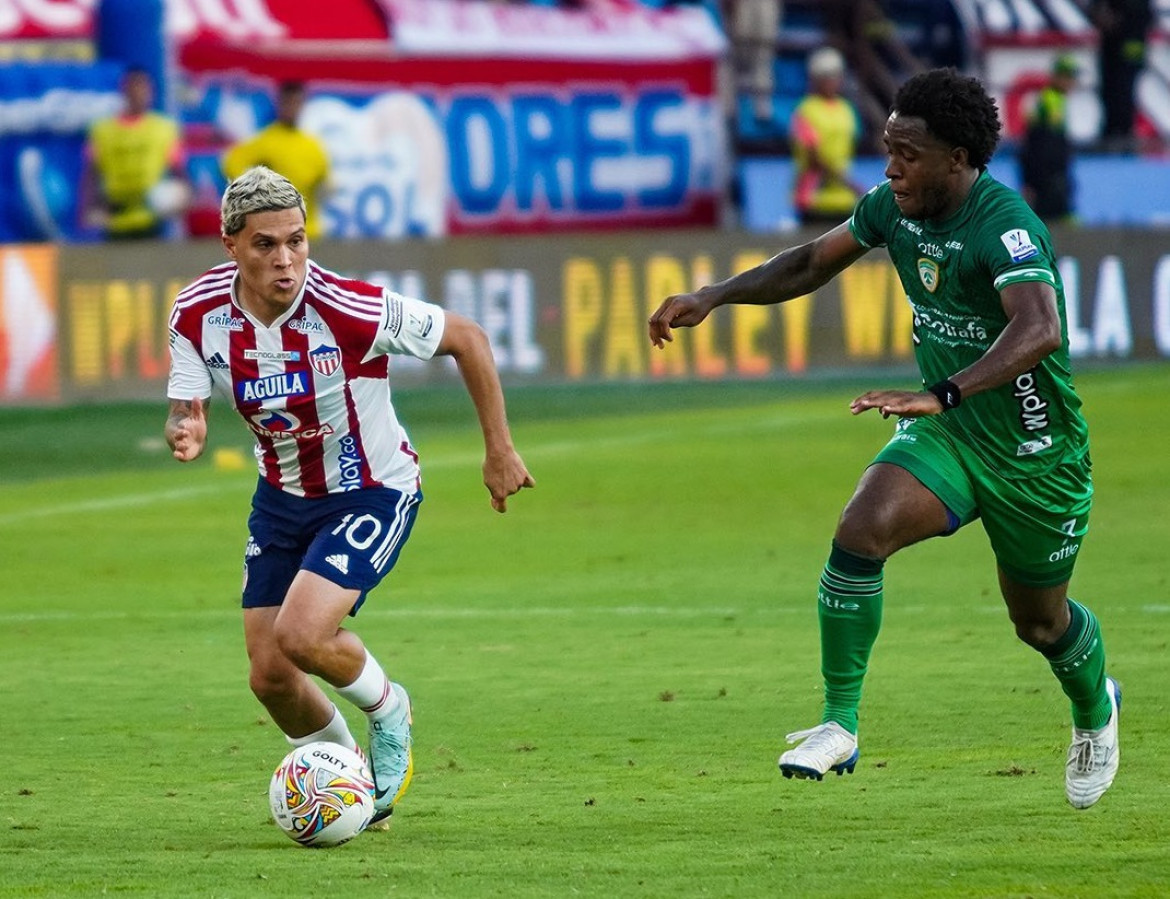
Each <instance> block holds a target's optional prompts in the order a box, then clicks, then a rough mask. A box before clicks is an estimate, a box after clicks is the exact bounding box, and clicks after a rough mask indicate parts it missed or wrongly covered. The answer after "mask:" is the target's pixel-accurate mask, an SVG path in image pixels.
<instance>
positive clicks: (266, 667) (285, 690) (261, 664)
mask: <svg viewBox="0 0 1170 899" xmlns="http://www.w3.org/2000/svg"><path fill="white" fill-rule="evenodd" d="M297 673H298V672H296V671H295V669H292V668H291V666H290V665H289V663H288V662H287V661H284V660H278V659H276V658H275V657H273V656H267V657H259V658H257V657H253V659H252V665H251V668H250V670H249V672H248V686H249V687H250V688H251V690H252V695H254V696H255V697H256V698H257V699H259V700H260V702H261V703H263V704H264V705H268V704H269V703H270V702H272V701H275V700H279V699H281V698H282V697H285V696H288V695H289V694H291V693H292V692H293V691H294V689H295V678H296V674H297Z"/></svg>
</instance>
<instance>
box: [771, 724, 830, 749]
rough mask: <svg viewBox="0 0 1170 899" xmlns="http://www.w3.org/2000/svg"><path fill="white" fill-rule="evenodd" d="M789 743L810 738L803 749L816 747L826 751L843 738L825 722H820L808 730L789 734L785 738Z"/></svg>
mask: <svg viewBox="0 0 1170 899" xmlns="http://www.w3.org/2000/svg"><path fill="white" fill-rule="evenodd" d="M784 739H785V740H787V741H788V742H789V743H796V742H798V741H800V740H808V742H807V743H805V744H804V746H802V747H801V748H802V749H815V750H819V751H824V750H827V749H831V748H832V747H833V743H834V741H836V740H840V739H841V735H840V734H839V733H837V732H836V731H834V730H832V729H831V728H830V727H828V726H827V725H825V724H818V725H817V726H816V727H810V728H808V729H807V730H798V731H796V732H794V733H791V734H789V735H788V736H786V737H785V738H784Z"/></svg>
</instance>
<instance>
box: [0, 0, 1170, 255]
mask: <svg viewBox="0 0 1170 899" xmlns="http://www.w3.org/2000/svg"><path fill="white" fill-rule="evenodd" d="M1086 2H1087V0H880V2H879V0H785V2H784V3H783V18H782V21H781V24H780V26H779V28H778V29H777V32H776V34H775V35H773V38H774V40H773V45H774V46H773V49H774V61H773V65H772V84H773V87H772V88H770V90H771V92H772V96H771V99H772V105H773V108H774V113H773V115H772V116H771V118H770V119H768V118H766V117H765V118H761V117H760V116H758V115H757V114H756V111H755V109H754V108H753V100H754V99H756V98H755V97H754V95H753V91H754V90H755V89H756V88H755V86H754V85H753V84H751V83H749V82H748V81H747V80H746V79H745V78H743V77H742V73H740V76H739V77H738V78H737V77H734V76H735V69H734V68H733V67H732V68H731V69H730V72H728V73H727V74H731V75H732V76H733V77H731V78H728V79H726V82H725V83H729V84H730V90H727V91H726V92H725V93H723V94H720V92H719V91H720V87H719V78H717V77H716V74H715V69H716V67H717V66H718V65H720V64H721V63H730V62H731V60H732V59H733V58H734V51H735V47H734V46H731V45H730V43H729V41H728V40H727V36H728V35H729V34H730V31H731V29H730V24H729V23H730V21H731V19H730V15H731V13H732V12H733V11H734V4H735V3H736V0H692V2H684V0H576V2H568V0H529V2H527V3H523V2H521V3H498V2H493V3H489V2H488V0H478V2H477V0H468V2H467V3H465V4H464V5H463V6H462V7H461V8H463V9H464V10H468V9H472V10H474V9H476V8H477V7H478V8H479V9H480V10H481V11H482V10H485V9H487V8H489V7H492V8H494V12H493V13H492V15H493V16H496V19H495V20H494V25H492V26H491V27H492V28H494V31H491V32H490V33H487V34H481V33H478V32H476V31H475V28H476V27H479V26H478V25H475V24H474V23H475V22H476V21H478V22H481V23H487V22H489V20H488V19H487V18H482V17H481V18H480V19H478V20H477V19H476V18H475V16H471V15H468V16H463V17H462V21H463V22H464V23H467V22H471V23H473V24H472V25H470V26H466V25H464V26H460V27H465V28H466V30H464V31H463V32H460V33H457V34H455V33H449V34H448V35H447V43H446V44H445V45H430V44H428V43H427V42H428V41H431V40H433V39H435V37H436V31H435V30H434V28H432V30H431V31H427V28H428V27H432V26H433V23H435V22H438V21H440V20H442V18H443V16H442V12H441V11H442V10H443V9H450V8H452V0H335V2H333V3H332V5H331V7H330V9H331V15H330V16H329V17H327V18H323V17H321V16H320V15H319V8H320V7H319V4H318V3H317V2H316V0H279V2H278V0H250V2H248V3H242V2H239V0H199V2H195V0H166V3H167V29H168V33H169V37H170V39H171V40H172V41H173V42H174V45H175V53H174V58H175V59H176V60H177V61H178V67H177V69H176V77H175V78H174V79H173V83H172V84H171V85H170V86H169V91H167V93H166V95H167V96H169V97H170V98H171V99H172V105H171V111H172V112H174V113H175V114H177V115H179V116H181V118H182V120H183V122H184V125H185V129H186V135H187V137H188V141H189V145H188V146H189V151H190V174H191V178H192V182H193V184H194V185H195V187H196V188H197V191H198V197H199V202H200V204H201V205H200V207H199V211H198V212H197V213H196V214H195V215H193V216H191V217H190V221H189V227H190V228H191V230H192V233H214V231H215V227H216V221H215V217H216V214H217V213H216V210H215V201H216V196H217V193H218V190H219V189H220V188H221V187H222V179H221V176H220V175H219V173H218V171H217V158H218V153H219V152H221V151H222V148H223V146H225V145H226V143H227V142H228V141H229V140H232V139H237V138H239V137H240V136H242V134H243V133H246V132H247V131H249V130H250V129H251V130H254V129H255V128H257V127H259V126H261V125H263V124H264V121H265V118H266V117H267V116H269V115H270V114H271V112H270V108H271V103H270V99H269V96H270V93H271V90H272V87H273V85H274V84H275V82H276V81H277V80H278V79H281V78H286V77H301V78H303V79H305V80H306V81H308V82H309V85H310V91H311V92H313V93H315V94H316V96H317V98H318V99H319V101H320V102H319V103H318V104H317V107H316V109H315V110H314V114H315V115H316V116H317V119H316V120H317V122H318V124H319V126H320V127H321V128H323V129H329V130H331V132H332V133H333V135H334V138H335V140H336V141H337V143H338V145H339V146H341V147H342V148H343V149H345V150H351V149H352V148H355V147H361V146H362V142H363V141H365V140H366V138H365V137H363V136H362V135H363V134H365V132H364V131H362V130H361V129H366V130H367V131H369V132H370V133H376V134H380V135H383V136H385V135H386V134H387V133H388V132H387V128H389V127H390V125H391V124H393V126H394V127H401V124H402V123H403V122H406V121H407V120H408V119H409V120H411V121H414V122H415V123H416V125H417V127H415V126H412V127H414V133H413V134H412V135H410V139H411V141H413V143H412V144H411V146H412V147H413V148H414V149H412V150H411V151H410V152H409V153H407V152H406V151H404V150H402V149H401V141H400V140H399V138H400V137H401V134H400V133H399V134H397V135H392V137H393V138H394V140H393V141H392V140H391V139H390V137H386V138H385V139H386V143H385V145H384V146H382V147H381V148H380V149H381V150H387V151H392V152H393V153H397V154H398V155H397V156H395V157H394V159H393V160H390V161H387V160H388V159H389V157H388V156H387V155H386V153H381V155H379V153H378V152H374V151H373V150H371V152H369V153H367V154H366V155H364V156H362V155H360V154H355V153H352V152H350V153H349V154H348V155H347V156H346V157H345V159H343V160H342V162H343V165H342V166H341V171H342V172H343V173H344V175H345V178H346V179H348V182H349V187H348V188H347V189H348V190H349V191H350V194H349V195H348V197H349V198H348V199H347V200H346V201H345V202H346V203H348V204H349V205H348V206H345V207H344V208H342V206H340V205H338V206H335V208H334V214H333V217H332V222H333V230H331V232H330V233H331V234H333V235H334V236H341V237H350V236H353V237H362V236H365V237H371V236H382V237H391V238H393V237H400V236H409V235H419V234H423V235H428V234H429V235H432V236H437V235H441V234H446V233H452V234H454V233H493V232H494V233H501V232H509V233H531V232H535V231H540V230H547V229H550V228H557V229H570V228H573V227H582V228H588V227H593V226H598V227H604V228H621V227H662V226H673V225H680V224H691V225H703V224H708V225H710V224H715V223H717V222H719V221H727V220H730V217H722V218H721V217H720V215H719V214H718V207H719V206H720V204H721V203H725V202H726V198H727V197H728V196H737V197H741V198H742V200H739V201H738V202H740V203H741V204H742V205H741V208H739V209H738V210H737V213H738V220H739V221H741V222H743V223H744V224H747V225H749V226H751V227H760V228H774V227H782V226H784V224H785V223H786V222H787V221H788V220H789V217H788V214H787V212H786V211H785V208H784V204H785V203H786V202H787V193H788V188H789V185H788V182H787V181H786V180H784V177H785V166H786V160H787V154H788V145H787V127H788V119H789V116H790V115H791V112H792V110H793V108H794V107H795V105H796V103H797V101H798V100H799V98H800V97H801V96H802V94H803V93H804V92H805V90H806V88H807V81H806V77H805V61H806V58H807V56H808V54H809V53H810V52H811V51H812V50H814V49H816V48H818V47H820V46H822V45H824V44H826V43H834V44H837V45H838V48H839V49H841V50H842V51H843V52H844V53H845V55H846V57H847V60H848V61H849V63H850V69H851V78H850V80H849V82H848V84H847V91H846V92H847V95H849V96H850V97H851V99H853V100H854V101H855V103H856V104H857V106H858V108H859V111H860V112H861V115H862V119H863V122H864V125H865V134H864V136H863V143H862V146H861V152H862V153H863V155H864V154H869V155H871V156H876V155H877V154H878V152H879V145H878V139H879V137H880V132H881V127H882V124H883V123H884V120H885V115H886V111H887V110H888V105H889V99H890V97H891V85H896V84H897V83H898V82H900V81H901V80H902V79H903V78H904V77H905V76H906V75H908V74H909V73H910V72H911V71H913V70H914V69H915V68H916V67H928V66H934V65H954V66H957V67H959V68H961V69H963V70H965V71H969V72H972V73H975V74H978V75H980V76H981V77H983V78H984V79H985V80H986V81H987V83H988V85H989V87H990V88H991V90H992V92H993V94H994V95H995V96H996V98H997V100H998V101H999V103H1000V106H1001V110H1002V113H1003V117H1004V120H1005V126H1006V127H1005V141H1004V143H1003V147H1002V150H1001V153H1000V155H999V157H997V165H999V166H1000V171H1001V173H1002V175H1003V177H1004V180H1007V181H1009V183H1011V182H1013V181H1014V177H1013V175H1014V162H1013V159H1012V153H1013V151H1014V142H1015V140H1016V139H1017V137H1018V136H1019V134H1020V129H1021V125H1022V121H1023V113H1024V110H1025V109H1026V108H1027V104H1028V102H1029V101H1030V98H1031V96H1032V95H1033V94H1034V92H1035V91H1036V90H1037V89H1038V88H1039V87H1040V85H1041V84H1042V83H1043V79H1044V76H1045V73H1046V72H1047V70H1048V68H1049V65H1050V63H1051V60H1052V58H1053V57H1054V56H1055V55H1056V54H1057V53H1060V52H1071V53H1072V54H1074V55H1075V56H1076V57H1077V58H1078V59H1079V60H1080V61H1081V63H1082V68H1083V70H1084V71H1085V73H1086V77H1085V79H1084V82H1083V84H1082V85H1080V86H1079V88H1078V89H1077V90H1076V91H1075V92H1074V93H1073V95H1072V96H1071V97H1070V100H1069V108H1070V126H1071V128H1070V131H1071V136H1072V138H1073V140H1074V143H1075V144H1076V145H1077V147H1078V150H1079V154H1080V158H1079V159H1078V162H1077V177H1078V182H1079V184H1080V190H1079V212H1080V217H1081V220H1082V221H1083V222H1084V223H1085V224H1089V225H1092V224H1106V223H1108V224H1115V223H1118V222H1123V223H1126V224H1129V223H1133V224H1158V225H1162V224H1164V223H1165V222H1166V221H1167V220H1168V219H1170V210H1168V208H1167V207H1168V206H1170V199H1167V197H1168V196H1170V192H1167V191H1165V190H1164V189H1162V188H1161V185H1163V184H1164V183H1165V174H1164V173H1165V171H1166V167H1167V165H1168V164H1170V163H1168V161H1167V158H1166V147H1167V146H1168V144H1170V140H1168V138H1170V0H1153V6H1154V12H1155V26H1154V28H1153V29H1152V30H1151V33H1150V38H1149V41H1148V57H1147V66H1146V68H1145V70H1144V71H1143V73H1142V75H1141V77H1140V79H1139V81H1138V84H1137V97H1138V105H1139V114H1138V120H1137V124H1136V136H1137V138H1138V144H1137V146H1138V148H1139V149H1140V150H1141V152H1140V154H1139V155H1138V156H1136V157H1119V158H1115V157H1113V156H1105V155H1101V156H1099V155H1097V154H1096V153H1095V151H1096V150H1097V146H1096V141H1097V138H1098V136H1099V134H1100V129H1101V122H1102V115H1101V107H1100V101H1099V99H1098V96H1097V69H1096V33H1095V31H1094V29H1093V27H1092V25H1091V24H1090V22H1089V19H1088V18H1087V15H1086V13H1085V10H1084V7H1085V5H1086ZM0 5H3V6H4V8H5V9H6V10H10V12H9V13H7V14H6V15H5V16H0V242H14V241H34V240H66V241H70V240H81V239H86V238H87V237H89V238H91V237H92V235H86V234H84V233H83V232H81V231H80V230H79V229H78V226H77V223H76V216H75V205H74V198H73V196H72V190H73V185H74V184H75V182H76V176H75V173H76V169H77V164H76V154H77V153H78V152H79V150H80V146H81V138H82V136H83V134H84V129H85V127H86V125H87V124H88V120H89V119H92V118H94V117H96V116H97V115H99V114H104V113H107V112H108V111H109V109H110V104H111V103H112V102H114V101H116V92H115V87H114V84H115V82H114V76H115V74H116V71H115V69H116V66H115V65H114V64H113V63H111V62H110V61H109V60H103V59H100V58H96V57H95V52H94V32H95V28H94V16H95V15H96V14H97V11H98V10H99V9H101V7H102V5H103V2H102V0H58V2H56V3H54V4H52V10H51V11H52V15H51V16H49V15H47V14H44V11H45V10H47V9H48V8H49V7H48V6H47V5H44V4H32V3H17V4H8V5H4V4H0ZM404 11H405V12H404ZM546 15H551V16H557V15H560V16H567V17H569V18H563V19H560V20H558V23H559V24H558V25H557V28H558V29H560V30H559V31H558V30H556V29H550V28H547V27H545V25H547V24H548V23H549V22H551V21H552V20H538V19H537V18H535V17H536V16H546ZM508 16H513V17H518V18H512V19H508V18H507V17H508ZM572 16H579V17H580V18H577V19H573V18H572ZM447 21H448V22H450V21H454V20H453V19H448V20H447ZM501 22H506V23H507V26H510V25H511V24H512V23H520V24H521V25H523V27H522V28H510V27H507V26H504V25H501V24H500V23H501ZM567 22H568V23H572V22H575V23H577V25H579V26H581V27H582V28H584V27H585V25H584V23H586V22H592V23H593V25H594V26H596V28H597V30H595V31H594V32H593V33H592V34H583V33H582V34H574V33H571V30H566V26H565V23H567ZM614 22H623V23H624V22H629V23H633V24H634V25H636V26H637V27H636V28H632V29H631V30H628V31H622V26H616V27H615V26H614V24H613V23H614ZM420 23H422V24H421V25H420ZM428 23H429V24H428ZM680 23H682V24H680ZM489 24H490V23H489ZM574 27H576V26H574ZM607 27H608V28H609V31H608V32H606V31H605V29H606V28H607ZM420 28H421V30H420ZM637 28H642V29H644V30H643V31H638V30H637ZM440 30H441V29H440ZM536 35H542V36H543V37H549V36H550V35H552V36H554V37H555V40H550V41H549V42H548V43H547V44H546V45H545V47H544V51H543V54H544V55H540V54H539V53H534V52H530V49H527V48H529V47H530V46H531V45H527V44H524V40H525V38H526V36H527V38H528V39H533V38H534V36H536ZM875 35H878V36H879V37H880V38H881V39H880V40H878V39H876V38H875ZM439 37H440V39H442V37H443V36H442V35H441V34H440V35H439ZM408 38H409V39H413V40H414V41H415V43H414V44H410V41H409V40H408ZM484 46H488V47H490V49H488V50H484V49H483V47H484ZM518 47H519V48H520V49H519V50H517V49H516V48H518ZM638 54H641V55H640V56H639V55H638ZM521 85H523V86H524V88H523V89H521V87H520V86H521ZM582 85H583V87H582ZM501 98H502V99H501ZM391 106H393V109H392V110H391V109H390V107H391ZM428 118H429V119H431V120H433V121H432V122H431V124H430V125H429V126H425V120H427V119H428ZM424 126H425V127H424ZM594 128H595V130H591V129H594ZM347 129H348V130H347ZM355 129H356V130H355ZM420 129H421V130H420ZM493 129H494V130H493ZM423 131H426V135H425V136H420V135H421V134H422V132H423ZM343 132H344V133H343ZM424 137H425V141H429V142H430V143H428V144H425V145H426V146H428V147H429V146H431V145H432V144H433V145H434V146H433V147H431V149H430V150H427V151H425V152H424V151H420V150H419V148H420V147H422V146H424V143H420V141H424ZM375 149H379V148H375ZM423 161H430V162H432V163H433V164H434V165H437V166H440V167H446V168H448V169H449V172H441V173H440V174H439V176H437V177H440V178H446V179H447V180H448V181H449V182H450V184H451V188H450V189H451V190H453V191H455V192H456V194H457V196H456V197H455V201H454V202H450V201H449V199H447V200H445V199H444V198H443V197H442V196H438V195H436V196H431V197H429V199H427V198H426V197H424V199H425V200H426V202H427V203H429V204H430V206H429V207H428V208H427V209H416V210H414V213H408V212H404V211H403V204H404V203H405V202H407V201H414V202H416V203H417V202H418V200H419V197H420V196H424V194H426V191H425V190H424V191H422V192H421V193H420V192H419V191H418V190H417V189H416V188H417V187H418V186H419V185H420V184H423V182H421V181H417V180H416V181H414V182H411V181H410V179H411V178H416V176H417V177H419V178H421V177H422V176H421V175H419V174H418V173H419V172H421V171H422V170H423V169H424V168H425V166H422V162H423ZM391 162H393V163H394V164H393V165H391V164H390V163H391ZM872 162H873V160H872V159H863V160H861V162H860V163H859V164H860V166H861V172H862V173H863V180H864V179H865V178H868V177H869V174H868V173H869V172H870V171H871V170H872ZM375 163H376V164H382V165H384V167H386V171H385V172H384V173H383V174H384V175H385V177H384V178H383V182H384V183H382V184H381V186H379V185H378V184H375V183H374V180H376V179H371V178H368V177H365V178H363V176H362V175H361V173H360V172H359V169H360V167H361V166H363V165H367V164H375ZM406 163H409V165H407V166H406V167H403V166H404V165H405V164H406ZM395 166H397V168H395ZM410 166H413V167H414V168H411V167H410ZM460 166H461V168H460ZM391 169H393V172H391V171H390V170H391ZM508 169H510V170H508ZM404 173H405V174H404ZM427 177H430V176H427ZM879 177H880V173H879ZM404 178H405V179H406V180H405V181H404ZM1098 178H1108V179H1113V178H1118V179H1119V180H1118V182H1117V184H1116V185H1114V189H1112V190H1110V191H1102V190H1098V189H1097V187H1098V185H1097V179H1098ZM395 179H397V180H395ZM432 180H433V179H432ZM429 184H430V182H426V184H423V186H424V187H426V186H427V185H429ZM1141 185H1145V186H1146V187H1147V189H1144V190H1143V189H1140V186H1141ZM1150 185H1158V186H1159V189H1158V190H1153V189H1148V188H1149V186H1150ZM427 189H428V190H429V189H430V188H429V187H427ZM1131 189H1132V190H1131ZM1101 194H1107V195H1106V196H1104V197H1101V196H1100V195H1101ZM1099 201H1100V205H1098V204H1099ZM443 209H448V210H450V209H454V210H455V212H454V213H453V214H452V215H451V216H450V217H449V219H448V220H447V221H446V222H439V221H438V219H441V218H442V215H443V213H442V210H443ZM412 215H413V217H412Z"/></svg>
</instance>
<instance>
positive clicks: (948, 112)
mask: <svg viewBox="0 0 1170 899" xmlns="http://www.w3.org/2000/svg"><path fill="white" fill-rule="evenodd" d="M894 112H896V113H898V115H900V116H907V117H913V118H920V119H922V120H923V121H925V122H926V128H927V130H928V131H929V132H930V133H931V134H932V135H934V136H935V137H937V138H938V139H939V140H941V141H943V142H945V143H947V144H950V145H951V146H952V147H963V148H964V149H966V151H967V158H968V159H969V160H970V162H971V165H973V166H975V168H979V169H982V168H986V167H987V163H988V162H989V161H990V159H991V154H992V153H994V152H995V146H996V144H998V143H999V129H1000V121H999V111H998V110H997V109H996V107H995V101H994V100H993V99H991V96H990V95H989V94H988V93H987V89H986V88H985V87H984V86H983V83H982V82H981V81H980V80H979V79H978V78H971V77H968V76H966V75H961V74H959V72H957V71H955V70H954V69H951V68H947V69H931V70H930V71H927V72H919V73H918V74H917V75H914V76H912V77H911V78H910V79H908V80H907V81H906V82H905V83H904V84H903V85H902V86H901V88H899V89H898V93H897V95H896V96H895V97H894Z"/></svg>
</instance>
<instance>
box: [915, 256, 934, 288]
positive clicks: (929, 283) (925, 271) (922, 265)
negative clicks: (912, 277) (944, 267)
mask: <svg viewBox="0 0 1170 899" xmlns="http://www.w3.org/2000/svg"><path fill="white" fill-rule="evenodd" d="M918 277H919V278H920V279H921V280H922V286H923V287H925V288H926V289H927V290H929V291H930V292H931V293H934V289H935V288H936V287H938V263H937V262H935V261H934V260H933V259H925V258H923V259H919V260H918Z"/></svg>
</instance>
